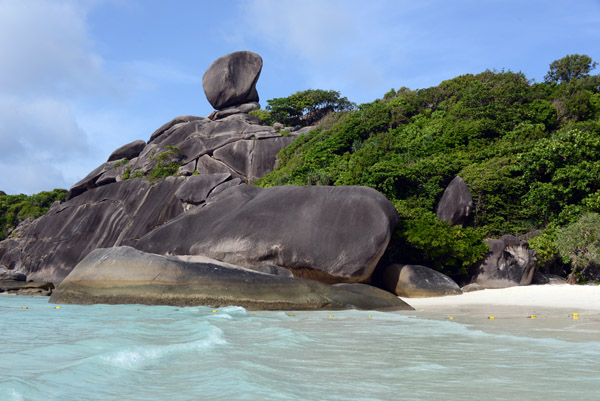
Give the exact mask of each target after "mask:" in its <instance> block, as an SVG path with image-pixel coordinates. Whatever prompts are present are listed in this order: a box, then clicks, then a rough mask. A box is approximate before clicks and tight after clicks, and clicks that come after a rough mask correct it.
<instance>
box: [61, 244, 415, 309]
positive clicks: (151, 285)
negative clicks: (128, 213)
mask: <svg viewBox="0 0 600 401" xmlns="http://www.w3.org/2000/svg"><path fill="white" fill-rule="evenodd" d="M183 259H186V258H183ZM50 302H54V303H63V304H65V303H67V304H68V303H77V304H92V303H108V304H121V303H139V304H149V305H177V306H192V305H210V306H213V307H218V306H227V305H238V306H242V307H245V308H248V309H254V310H310V309H374V310H376V309H379V310H410V309H412V308H411V307H410V306H409V305H408V304H406V303H405V302H403V301H402V300H400V299H398V298H396V297H392V298H386V299H385V300H383V299H382V298H381V297H371V296H365V295H363V294H361V293H360V292H357V291H349V290H346V289H344V288H338V287H334V286H330V285H327V284H323V283H319V282H316V281H313V280H305V279H298V278H291V277H283V276H277V275H271V274H264V273H260V272H256V271H252V270H248V269H244V268H241V267H238V266H234V265H230V264H227V263H222V262H219V261H216V260H211V259H209V258H205V257H196V258H189V257H188V258H187V260H182V259H180V258H176V257H167V256H161V255H154V254H148V253H144V252H141V251H138V250H136V249H133V248H130V247H115V248H110V249H97V250H95V251H93V252H91V253H90V254H89V255H88V256H87V257H86V258H85V259H84V260H82V261H81V262H80V263H79V264H78V265H77V266H76V267H75V268H74V269H73V271H72V272H71V274H69V276H68V277H67V278H66V279H65V280H64V281H63V282H62V283H60V285H59V286H58V287H57V288H56V290H55V291H54V293H53V294H52V297H51V298H50Z"/></svg>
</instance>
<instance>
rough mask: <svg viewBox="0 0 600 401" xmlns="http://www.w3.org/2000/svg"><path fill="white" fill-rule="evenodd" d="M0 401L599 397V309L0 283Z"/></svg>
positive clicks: (557, 398) (548, 400) (579, 398)
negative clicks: (189, 301) (108, 294)
mask: <svg viewBox="0 0 600 401" xmlns="http://www.w3.org/2000/svg"><path fill="white" fill-rule="evenodd" d="M0 341H1V343H0V344H1V347H0V400H11V401H21V400H44V401H45V400H61V401H66V400H73V401H75V400H76V401H82V400H145V401H148V400H169V401H173V400H434V401H435V400H446V401H447V400H511V401H515V400H544V401H550V400H580V401H581V400H594V401H597V400H599V399H600V318H599V316H598V315H590V316H586V314H585V313H581V314H580V315H579V316H577V317H573V316H572V315H569V314H568V313H567V311H564V312H563V311H558V312H556V311H555V312H553V313H548V314H541V315H539V316H536V317H535V318H532V317H531V316H519V315H514V314H513V315H510V316H504V317H503V316H498V317H495V318H494V319H490V317H489V316H485V314H472V313H471V314H465V313H463V314H460V313H459V314H457V315H456V316H448V315H447V314H444V313H424V312H416V311H402V312H375V311H356V310H347V311H310V312H309V311H277V312H271V311H269V312H266V311H249V310H246V309H244V308H241V307H235V306H231V307H225V308H217V309H214V308H210V307H185V308H183V307H173V306H145V305H88V306H80V305H54V304H50V303H48V298H45V297H27V296H11V295H1V296H0Z"/></svg>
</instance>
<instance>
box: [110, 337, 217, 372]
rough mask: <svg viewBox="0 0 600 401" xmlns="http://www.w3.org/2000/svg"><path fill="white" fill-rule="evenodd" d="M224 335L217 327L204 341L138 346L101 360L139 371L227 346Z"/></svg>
mask: <svg viewBox="0 0 600 401" xmlns="http://www.w3.org/2000/svg"><path fill="white" fill-rule="evenodd" d="M222 334H223V331H222V330H220V329H218V328H216V327H215V328H213V329H212V330H211V331H209V332H208V334H207V337H206V338H204V339H202V340H198V341H193V342H189V343H180V344H168V345H159V346H136V347H132V348H131V349H127V350H123V351H117V352H111V353H109V354H107V355H103V356H101V357H100V358H101V359H102V360H103V361H104V362H106V363H107V364H109V365H112V366H116V367H120V368H124V369H139V368H143V367H144V366H146V365H150V364H153V363H156V362H157V361H158V360H160V359H162V358H165V357H167V356H171V355H173V354H180V353H187V352H194V351H204V350H208V349H211V348H213V347H215V346H217V345H223V344H227V341H226V340H225V339H224V338H223V337H222Z"/></svg>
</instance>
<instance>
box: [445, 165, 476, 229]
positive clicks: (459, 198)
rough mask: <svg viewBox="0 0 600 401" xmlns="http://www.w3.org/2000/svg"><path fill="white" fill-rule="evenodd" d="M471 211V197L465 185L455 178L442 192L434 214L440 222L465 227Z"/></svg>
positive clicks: (457, 177)
mask: <svg viewBox="0 0 600 401" xmlns="http://www.w3.org/2000/svg"><path fill="white" fill-rule="evenodd" d="M472 211H473V197H472V196H471V192H470V191H469V187H467V184H465V182H464V181H463V180H462V178H460V177H459V176H456V177H455V178H454V179H453V180H452V181H451V182H450V184H448V186H447V187H446V189H445V190H444V193H443V194H442V199H440V201H439V203H438V205H437V211H436V214H437V216H438V218H439V219H440V220H444V221H447V222H449V223H452V224H453V225H457V224H460V225H462V226H463V227H465V226H466V225H467V224H468V221H469V217H470V216H471V212H472Z"/></svg>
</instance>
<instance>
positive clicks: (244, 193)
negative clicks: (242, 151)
mask: <svg viewBox="0 0 600 401" xmlns="http://www.w3.org/2000/svg"><path fill="white" fill-rule="evenodd" d="M396 221H397V213H396V210H395V209H394V207H393V205H392V204H391V203H390V202H389V201H388V200H387V199H386V198H385V197H384V196H383V195H381V194H380V193H379V192H377V191H376V190H374V189H371V188H367V187H320V186H313V187H294V186H284V187H274V188H257V187H251V186H248V185H241V186H236V187H234V188H230V189H227V190H226V191H224V192H222V193H221V194H218V195H215V196H214V197H209V199H208V200H207V202H206V204H204V205H203V207H199V208H195V209H193V210H190V211H189V212H187V213H185V214H183V215H181V216H179V217H178V218H176V219H173V220H171V221H170V222H168V223H166V224H163V225H162V226H160V227H157V228H156V229H155V230H153V231H152V232H150V233H148V234H147V235H145V236H144V237H142V238H141V239H140V240H139V241H129V242H128V244H129V245H132V246H134V247H136V248H138V249H141V250H143V251H146V252H152V253H160V254H175V255H187V254H194V255H206V256H209V257H212V258H214V259H217V260H221V261H225V262H228V263H233V264H235V265H239V266H243V267H248V268H252V267H253V266H257V265H261V264H273V265H277V266H282V267H285V268H288V269H290V270H292V271H293V272H294V275H295V276H296V277H305V278H312V279H317V280H320V281H323V282H331V283H334V282H364V281H368V279H369V277H370V276H371V273H372V272H373V270H374V268H375V266H376V264H377V262H378V260H379V258H380V257H381V255H382V254H383V252H384V251H385V249H386V247H387V244H388V242H389V239H390V237H391V235H392V232H393V230H394V227H395V226H396ZM126 244H127V243H126Z"/></svg>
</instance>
